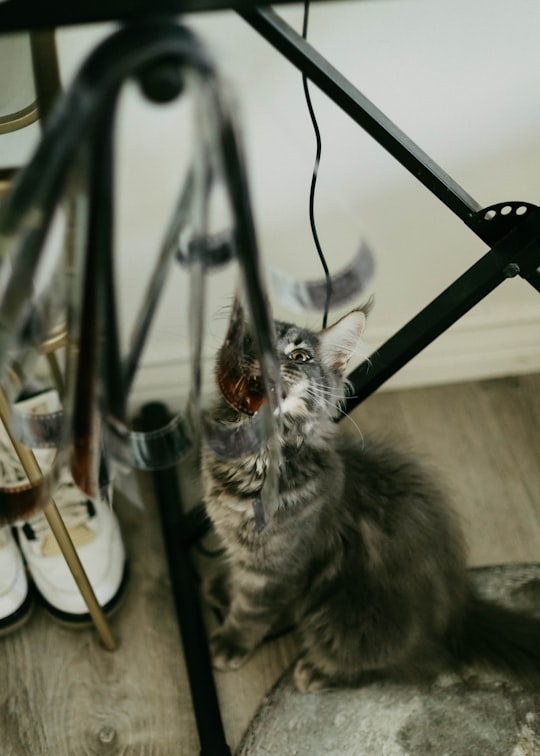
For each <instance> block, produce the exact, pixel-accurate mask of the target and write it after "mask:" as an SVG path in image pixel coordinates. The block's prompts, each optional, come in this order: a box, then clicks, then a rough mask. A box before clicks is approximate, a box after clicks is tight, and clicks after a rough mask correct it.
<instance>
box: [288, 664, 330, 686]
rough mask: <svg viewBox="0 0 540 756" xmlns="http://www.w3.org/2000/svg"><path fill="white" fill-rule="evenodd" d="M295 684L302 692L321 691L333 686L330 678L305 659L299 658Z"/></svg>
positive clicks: (295, 672) (295, 670)
mask: <svg viewBox="0 0 540 756" xmlns="http://www.w3.org/2000/svg"><path fill="white" fill-rule="evenodd" d="M294 684H295V686H296V689H297V690H299V691H300V693H319V691H321V690H325V689H326V688H329V687H331V686H330V685H329V683H328V679H327V678H326V677H325V676H324V675H323V674H322V672H319V670H318V669H316V668H315V667H314V666H313V665H312V664H310V663H309V662H308V661H306V660H305V659H299V660H298V661H297V662H296V666H295V668H294Z"/></svg>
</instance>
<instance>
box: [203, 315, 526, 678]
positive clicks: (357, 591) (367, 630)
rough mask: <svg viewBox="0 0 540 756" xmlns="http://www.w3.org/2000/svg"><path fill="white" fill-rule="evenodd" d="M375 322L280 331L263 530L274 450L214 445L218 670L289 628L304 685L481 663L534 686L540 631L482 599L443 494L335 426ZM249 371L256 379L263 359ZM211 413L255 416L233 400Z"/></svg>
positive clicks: (389, 454)
mask: <svg viewBox="0 0 540 756" xmlns="http://www.w3.org/2000/svg"><path fill="white" fill-rule="evenodd" d="M364 322H365V314H364V312H363V310H362V309H358V310H354V311H353V312H352V313H350V314H349V315H347V316H345V318H343V319H341V320H340V321H339V322H338V323H337V324H335V325H334V326H333V327H331V328H329V329H327V330H326V331H323V332H321V333H314V332H312V331H309V330H305V329H302V328H299V327H297V326H295V325H291V324H287V323H281V322H278V323H276V330H277V343H278V352H279V355H280V360H281V370H282V376H283V382H284V388H285V399H284V403H283V408H284V432H283V437H282V453H283V463H282V466H281V469H280V485H279V496H280V501H279V507H278V509H277V513H276V515H275V516H274V517H273V518H272V519H271V520H270V521H269V522H268V523H267V524H266V527H265V528H264V529H263V530H262V531H261V532H258V530H257V528H256V525H255V521H254V513H253V499H254V498H255V497H257V496H258V494H259V492H260V490H261V486H262V483H263V479H264V473H265V469H266V452H265V451H264V450H263V451H261V453H259V454H254V455H252V456H248V457H244V458H239V459H237V460H230V459H223V458H220V457H218V456H216V455H215V454H214V453H213V452H212V451H211V450H210V449H209V448H204V449H203V483H204V488H205V500H206V507H207V511H208V514H209V516H210V518H211V520H212V522H213V524H214V526H215V529H216V531H217V532H218V534H219V535H220V536H221V538H222V540H223V543H224V545H225V549H226V554H227V563H228V568H229V569H228V573H227V575H226V576H224V577H223V578H221V579H218V580H215V581H214V582H213V584H212V585H211V586H210V587H209V594H210V597H211V600H212V601H213V602H214V603H215V604H216V605H218V606H220V608H221V609H222V611H223V612H224V613H225V619H224V622H223V625H222V626H221V627H220V628H219V629H218V631H217V632H216V633H215V634H214V636H213V638H212V641H211V643H212V651H213V656H214V662H215V664H216V666H217V667H219V668H222V669H228V668H235V667H238V666H239V665H240V664H242V662H243V661H244V660H245V659H246V658H247V657H248V656H249V654H250V653H251V652H252V651H253V650H254V649H255V648H256V647H257V646H258V645H259V643H260V642H261V641H262V640H263V638H264V637H265V636H266V635H267V634H269V633H270V632H271V631H272V630H273V629H275V628H276V627H278V626H280V625H282V624H283V623H284V622H288V621H293V622H294V623H295V624H296V626H297V629H298V631H299V633H300V636H301V639H302V653H301V657H300V659H299V661H298V663H297V665H296V669H295V681H296V685H297V686H298V688H299V689H300V690H304V691H307V690H318V689H320V688H324V687H330V686H335V685H359V684H362V683H363V682H366V681H369V680H371V679H374V678H376V677H379V676H381V675H383V674H384V675H392V676H397V677H403V676H409V677H410V676H411V675H414V676H416V675H432V674H435V673H436V672H437V671H438V670H439V668H440V667H441V666H443V665H448V664H460V663H462V662H469V661H475V660H479V661H485V662H487V663H489V664H491V665H495V666H498V667H502V668H504V669H505V670H506V671H508V672H516V673H518V674H522V675H523V674H529V673H530V674H531V675H532V676H533V677H534V676H535V675H536V674H537V671H538V669H539V667H540V643H539V642H538V641H540V624H539V623H538V622H537V621H536V620H533V619H530V618H529V617H527V616H522V615H518V614H516V613H512V612H510V611H507V610H504V609H502V608H499V607H496V606H494V605H492V604H488V603H486V602H484V601H483V600H481V599H480V598H478V597H477V596H476V595H475V594H474V591H473V590H472V588H471V585H470V583H469V579H468V575H467V571H466V565H465V547H464V543H463V537H462V533H461V530H460V528H459V525H458V523H457V521H456V518H455V516H454V514H453V512H452V510H451V508H450V507H449V505H448V502H447V501H446V498H445V496H444V495H443V493H442V492H441V491H440V490H439V488H438V487H437V485H435V483H434V482H432V480H431V478H430V477H429V476H427V475H426V473H425V472H424V471H423V469H422V468H421V467H420V465H418V464H417V463H416V462H415V461H413V460H411V459H408V458H407V457H406V456H404V455H402V454H401V453H400V452H398V451H393V450H389V449H387V448H384V447H382V446H380V445H377V444H369V443H368V444H366V445H365V447H364V444H363V441H362V439H361V438H358V439H356V440H354V439H351V438H350V437H344V436H343V435H341V434H339V433H338V430H337V426H336V423H335V418H336V417H337V414H338V408H339V405H340V402H341V401H342V400H343V397H344V394H345V385H346V380H345V378H344V374H345V369H346V366H347V362H348V360H349V357H350V356H351V354H352V353H353V351H354V350H355V348H357V347H358V344H359V342H360V336H361V333H362V330H363V326H364ZM245 346H246V349H249V343H247V342H246V345H245ZM304 356H305V357H306V361H300V360H301V359H303V357H304ZM297 360H299V361H297ZM251 364H252V369H253V370H257V362H256V359H255V357H254V356H253V357H252V359H251ZM212 414H213V419H214V420H216V421H217V422H221V423H225V424H227V423H240V422H243V421H244V416H243V415H241V414H240V413H238V412H237V411H235V410H234V409H232V408H230V407H229V406H228V405H227V404H226V403H225V402H224V401H221V400H220V401H218V402H217V404H216V405H215V407H214V409H213V412H212Z"/></svg>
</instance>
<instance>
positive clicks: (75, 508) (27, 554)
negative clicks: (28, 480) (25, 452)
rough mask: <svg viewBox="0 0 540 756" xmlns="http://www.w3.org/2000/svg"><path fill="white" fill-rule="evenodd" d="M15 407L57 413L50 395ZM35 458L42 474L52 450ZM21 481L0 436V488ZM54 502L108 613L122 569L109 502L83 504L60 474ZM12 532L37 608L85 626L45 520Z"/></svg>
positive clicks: (81, 604)
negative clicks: (41, 604) (41, 607)
mask: <svg viewBox="0 0 540 756" xmlns="http://www.w3.org/2000/svg"><path fill="white" fill-rule="evenodd" d="M17 406H18V407H19V408H21V409H22V410H24V412H36V413H43V412H54V411H56V410H58V409H59V401H58V397H57V394H56V392H55V391H49V392H46V393H44V394H40V395H38V396H36V397H33V398H32V399H27V400H25V401H24V402H19V403H18V405H17ZM1 430H2V431H3V429H1ZM35 454H36V458H37V459H38V462H39V463H40V466H41V468H42V470H43V471H44V472H46V471H47V468H48V466H50V464H51V463H52V458H51V457H54V450H50V449H45V450H42V449H40V450H36V452H35ZM21 479H23V480H24V479H25V476H24V473H23V471H22V468H21V466H20V463H19V461H18V459H17V456H16V455H15V452H14V450H13V447H12V445H11V443H10V442H9V439H8V438H7V436H6V434H5V433H2V432H0V481H1V484H2V485H4V486H8V485H10V484H11V485H16V484H17V483H20V481H21ZM53 498H54V501H55V503H56V505H57V507H58V510H59V512H60V515H61V517H62V520H63V521H64V524H65V526H66V528H67V530H68V532H69V535H70V537H71V540H72V541H73V545H74V546H75V549H76V551H77V554H78V556H79V559H80V560H81V563H82V565H83V567H84V570H85V572H86V574H87V576H88V579H89V581H90V584H91V585H92V588H93V590H94V593H95V595H96V599H97V601H98V603H99V604H100V605H101V607H102V608H103V610H104V611H106V612H108V611H112V609H113V608H115V607H116V605H117V604H118V602H119V599H120V598H121V596H122V594H123V589H124V587H125V582H126V578H127V566H126V554H125V549H124V544H123V542H122V536H121V533H120V527H119V524H118V520H117V518H116V516H115V514H114V512H113V511H112V507H111V505H110V503H109V501H108V500H101V499H100V500H90V499H87V498H86V496H85V495H84V494H83V493H81V491H80V490H79V489H78V488H77V487H76V485H75V484H74V482H73V479H72V478H71V475H70V474H69V472H68V471H67V470H64V471H62V473H61V476H60V482H59V484H58V486H57V487H56V489H55V491H54V493H53ZM13 529H14V532H15V534H16V538H17V541H18V544H19V547H20V549H21V551H22V553H23V555H24V558H25V561H26V567H27V569H28V572H29V574H30V576H31V578H32V581H33V583H34V585H35V587H36V588H37V591H38V599H39V600H40V601H41V603H43V604H44V605H45V607H46V608H47V609H48V611H49V612H50V613H51V614H53V615H54V616H55V617H57V618H58V619H60V620H62V621H64V622H67V623H70V624H86V623H87V622H89V621H90V615H89V613H88V608H87V606H86V603H85V601H84V599H83V597H82V595H81V593H80V591H79V588H78V587H77V584H76V582H75V580H74V578H73V576H72V574H71V571H70V570H69V568H68V566H67V564H66V561H65V559H64V557H63V555H62V553H61V551H60V548H59V546H58V543H57V541H56V538H55V537H54V535H53V533H52V531H51V529H50V527H49V525H48V522H47V519H46V517H45V515H44V514H43V513H39V514H37V515H35V516H34V517H31V518H30V519H28V520H26V521H17V522H16V523H14V526H13Z"/></svg>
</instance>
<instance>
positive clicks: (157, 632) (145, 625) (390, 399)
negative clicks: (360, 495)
mask: <svg viewBox="0 0 540 756" xmlns="http://www.w3.org/2000/svg"><path fill="white" fill-rule="evenodd" d="M353 420H354V421H355V423H356V424H357V425H358V426H359V428H360V429H361V430H362V432H363V433H364V435H368V434H372V433H374V432H377V433H378V434H379V433H382V434H383V435H386V436H387V437H388V438H390V439H393V440H394V442H397V443H400V444H405V445H407V446H410V447H412V448H413V449H415V450H416V451H417V452H418V453H419V454H421V455H423V456H426V457H427V458H429V460H430V462H431V463H432V466H433V467H434V468H435V469H437V470H438V471H439V474H440V477H441V479H442V480H443V481H445V482H446V484H447V486H448V487H449V488H450V489H451V491H452V492H453V494H454V499H455V503H456V507H457V509H458V511H459V512H460V514H461V517H462V521H463V525H464V528H465V530H466V533H467V538H468V543H469V548H470V564H471V565H483V564H493V563H504V562H529V561H536V562H540V376H539V375H532V376H524V377H519V378H507V379H503V380H496V381H483V382H476V383H470V384H460V385H453V386H444V387H437V388H429V389H415V390H409V391H404V392H395V393H380V394H378V395H376V396H374V397H372V398H371V399H369V400H368V401H366V402H365V403H364V404H363V405H362V406H361V407H360V408H359V409H358V410H357V411H356V412H355V413H354V415H353ZM342 425H343V431H344V432H349V433H351V432H352V433H357V432H358V430H357V429H356V428H355V427H354V426H353V424H352V423H351V422H349V421H347V420H345V421H344V423H343V424H342ZM146 487H147V486H146V485H145V488H146ZM148 490H150V489H148ZM117 511H118V513H119V517H120V519H121V522H122V525H123V532H124V535H125V540H126V543H127V547H128V550H129V552H130V555H131V573H132V574H131V582H130V586H129V589H128V592H127V595H126V598H125V601H124V603H123V605H122V607H121V609H120V610H119V612H118V613H117V615H116V616H115V618H114V619H113V620H112V627H113V630H114V632H115V633H116V635H117V637H118V639H119V643H120V646H119V649H118V650H117V651H116V652H115V653H108V652H106V651H104V650H102V648H101V647H100V646H99V644H98V642H97V640H96V637H95V635H94V633H93V631H92V630H82V631H71V630H67V629H64V628H62V627H60V626H58V625H57V624H55V623H54V622H53V621H51V620H50V619H49V618H48V616H47V615H46V614H45V613H44V612H43V611H42V610H41V609H40V608H39V607H38V608H36V610H35V612H34V615H33V616H32V618H31V619H30V621H29V623H28V624H27V625H26V626H25V627H24V628H22V629H21V630H19V631H18V632H16V633H13V634H12V635H10V636H8V637H5V638H2V639H0V666H1V669H2V685H1V686H0V752H1V753H2V754H3V755H4V756H26V754H29V755H30V756H41V755H42V754H43V755H47V756H48V755H49V754H51V755H54V756H64V755H65V756H79V755H80V754H81V755H82V754H104V755H107V756H109V755H112V754H122V755H129V756H195V754H198V753H199V746H198V739H197V734H196V729H195V725H194V719H193V713H192V710H191V703H190V694H189V689H188V686H187V682H186V673H185V667H184V662H183V656H182V650H181V644H180V639H179V632H178V629H177V626H176V621H175V615H174V608H173V602H172V598H171V595H170V591H169V578H168V574H167V568H166V565H165V560H164V555H163V553H164V552H163V545H162V539H161V532H160V526H159V522H158V519H157V515H156V509H155V504H154V502H153V501H152V496H151V495H148V496H147V504H146V508H145V510H144V511H141V510H138V509H136V508H134V507H133V506H131V505H129V504H128V503H126V502H125V501H122V500H121V497H118V504H117ZM295 651H296V644H295V639H294V637H293V636H287V637H285V638H282V639H280V640H279V641H275V642H273V643H271V644H268V645H267V646H265V647H264V648H263V649H262V650H261V651H260V652H259V653H257V654H256V655H255V656H254V658H253V659H252V660H251V661H250V662H249V663H248V664H247V665H246V667H244V668H243V669H242V670H240V671H238V672H235V673H229V674H223V673H221V674H218V675H217V676H216V678H217V684H218V690H219V695H220V698H221V702H222V711H223V717H224V722H225V728H226V732H227V737H228V741H229V744H230V746H231V748H232V750H233V751H234V749H235V748H236V746H237V745H238V743H239V741H240V739H241V737H242V734H243V732H244V731H245V729H246V727H247V725H248V723H249V721H250V720H251V717H252V716H253V714H254V713H255V711H256V709H257V707H258V705H259V703H260V701H261V700H262V698H263V697H264V695H265V693H266V691H267V690H268V689H269V688H270V687H271V685H272V684H273V683H274V681H275V680H276V679H277V678H278V677H279V675H280V674H281V672H282V671H283V670H284V669H285V668H286V667H287V666H288V665H289V664H290V662H291V660H292V659H293V658H294V655H295ZM314 756H317V755H316V754H314Z"/></svg>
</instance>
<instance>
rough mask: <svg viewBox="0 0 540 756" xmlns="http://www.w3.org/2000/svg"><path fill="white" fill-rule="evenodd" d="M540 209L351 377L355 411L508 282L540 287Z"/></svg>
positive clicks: (349, 405)
mask: <svg viewBox="0 0 540 756" xmlns="http://www.w3.org/2000/svg"><path fill="white" fill-rule="evenodd" d="M539 240H540V210H539V209H534V210H531V212H530V214H529V216H528V217H527V218H526V219H524V220H523V222H522V223H521V224H520V226H519V227H516V228H515V229H514V230H513V231H511V232H510V233H509V234H508V235H507V236H506V237H505V238H504V239H503V241H502V242H499V243H498V244H496V245H495V246H494V247H493V249H491V250H490V251H489V252H488V253H487V254H485V255H484V256H483V257H482V258H480V260H478V262H476V263H475V264H474V265H473V266H472V267H471V268H469V270H467V271H466V272H465V273H464V274H463V275H462V276H460V277H459V278H458V279H457V280H456V281H454V283H453V284H451V285H450V286H449V287H448V288H447V289H445V290H444V291H443V292H442V294H440V295H439V296H438V297H436V298H435V299H434V300H433V301H432V302H431V303H430V304H428V305H427V307H425V308H424V309H423V310H422V311H421V312H420V313H419V314H418V315H417V316H416V317H414V318H413V319H412V320H410V321H409V322H408V323H407V324H406V325H405V326H403V328H401V329H400V330H399V331H398V332H397V333H396V334H394V336H392V337H391V338H390V339H388V341H386V342H385V343H384V344H383V345H382V346H381V347H380V348H379V349H378V350H377V351H376V352H375V354H374V355H372V356H371V358H370V361H369V363H363V364H362V365H360V367H358V368H357V369H356V370H354V371H353V372H352V373H351V374H350V375H349V376H348V377H349V380H350V381H351V383H352V396H351V397H350V398H349V399H348V401H347V405H346V411H347V412H350V411H351V410H352V409H354V407H356V406H357V405H358V404H360V402H362V401H363V400H364V399H366V398H367V397H368V396H370V394H372V393H373V392H374V391H375V390H376V389H378V388H379V386H381V385H382V384H383V383H384V382H385V381H386V380H388V379H389V378H390V377H391V376H392V375H394V374H395V373H396V372H397V371H398V370H399V369H400V368H401V367H403V366H404V365H405V364H406V363H407V362H409V361H410V360H411V359H412V358H413V357H415V356H416V355H417V354H418V353H419V352H421V351H422V349H424V348H425V347H426V346H427V345H428V344H430V343H431V342H432V341H434V340H435V339H436V338H437V336H439V335H440V334H441V333H443V332H444V331H445V330H446V329H447V328H449V327H450V326H451V325H452V324H453V323H455V322H456V321H457V320H459V318H461V316H462V315H464V314H465V313H466V312H468V311H469V310H470V309H471V308H472V307H474V305H476V304H478V302H480V301H481V300H482V299H483V298H484V297H485V296H486V295H487V294H489V293H490V292H491V291H493V289H495V288H496V287H497V286H499V284H501V283H502V282H503V281H505V280H506V279H507V278H512V277H514V276H516V275H519V274H520V273H521V274H524V275H525V277H527V280H529V282H530V283H531V284H533V285H534V284H535V283H536V284H537V285H538V284H540V243H539Z"/></svg>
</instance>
